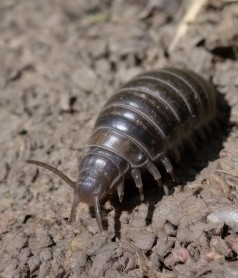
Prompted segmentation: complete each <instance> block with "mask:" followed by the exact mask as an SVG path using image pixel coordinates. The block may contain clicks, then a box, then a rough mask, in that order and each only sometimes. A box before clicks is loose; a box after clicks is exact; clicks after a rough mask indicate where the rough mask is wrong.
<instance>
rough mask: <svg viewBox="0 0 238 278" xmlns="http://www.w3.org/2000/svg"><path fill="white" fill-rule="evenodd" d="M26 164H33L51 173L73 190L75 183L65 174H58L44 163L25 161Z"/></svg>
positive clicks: (53, 168) (56, 170)
mask: <svg viewBox="0 0 238 278" xmlns="http://www.w3.org/2000/svg"><path fill="white" fill-rule="evenodd" d="M26 162H27V163H30V164H35V165H37V166H40V167H43V168H45V169H47V170H49V171H51V172H52V173H54V174H56V175H57V176H58V177H60V178H61V179H62V180H64V181H65V182H66V183H67V184H68V185H69V186H70V187H72V188H73V189H75V182H74V181H72V180H71V179H69V178H68V177H67V176H66V175H65V174H63V173H62V172H60V171H59V170H58V169H57V168H55V167H52V166H50V165H48V164H46V163H43V162H40V161H37V160H27V161H26Z"/></svg>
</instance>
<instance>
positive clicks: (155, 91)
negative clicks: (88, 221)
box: [28, 68, 216, 231]
mask: <svg viewBox="0 0 238 278" xmlns="http://www.w3.org/2000/svg"><path fill="white" fill-rule="evenodd" d="M215 115H216V95H215V92H214V91H213V89H212V87H211V86H210V84H209V83H208V82H207V81H206V80H204V79H203V78H202V77H201V76H199V75H198V74H196V73H194V72H192V71H189V70H182V69H175V68H165V69H161V70H157V71H151V72H145V73H143V74H141V75H138V76H137V77H135V78H134V79H132V80H131V81H129V82H128V83H126V84H125V85H124V86H122V87H121V88H120V89H119V90H118V91H117V92H116V94H115V95H113V97H112V98H111V99H109V101H108V102H107V103H106V105H105V106H104V107H103V109H102V111H101V113H100V114H99V116H98V118H97V121H96V124H95V127H94V129H93V132H92V136H91V138H90V140H89V143H88V145H89V148H88V151H87V153H86V155H85V157H84V158H83V159H82V161H81V165H80V172H79V178H78V180H77V181H76V182H73V181H71V180H70V179H69V178H68V177H66V176H65V175H64V174H63V173H61V172H60V171H59V170H57V169H55V168H54V167H52V166H49V165H47V164H45V163H42V162H39V161H35V160H30V161H28V162H29V163H32V164H36V165H39V166H41V167H44V168H47V169H48V170H50V171H51V172H53V173H55V174H57V175H58V176H60V177H61V178H62V179H64V180H65V181H66V182H67V183H68V184H69V185H70V186H71V187H72V188H73V189H74V202H73V205H72V209H71V214H70V221H73V219H75V213H76V208H77V205H78V204H79V202H85V203H87V204H89V205H94V207H95V212H96V218H97V222H98V226H99V229H100V230H101V231H102V229H103V228H102V219H101V213H100V200H102V199H103V198H105V197H107V196H108V194H109V192H110V191H112V190H114V189H117V192H118V195H119V199H120V201H122V199H123V195H124V176H125V175H126V174H128V173H130V174H131V175H132V177H133V179H134V181H135V184H136V187H137V188H138V190H139V193H140V199H141V201H143V199H144V194H143V183H142V179H141V170H142V169H145V170H147V171H149V172H150V173H151V174H152V175H153V177H154V179H155V180H156V181H157V182H158V184H159V186H162V183H161V174H160V172H159V170H158V169H157V166H156V163H157V162H160V163H161V164H162V165H163V166H164V167H165V169H166V171H167V173H169V174H170V175H171V177H172V179H173V180H175V176H174V173H173V166H172V164H171V162H170V159H169V157H170V155H173V156H174V157H175V158H176V159H177V160H179V158H180V151H179V149H180V148H181V146H183V145H184V143H188V144H190V145H191V146H193V144H194V141H193V138H194V134H195V133H196V134H200V135H201V136H204V133H203V129H204V128H206V127H207V126H209V125H210V123H211V122H212V121H213V119H214V118H215ZM163 187H164V191H165V193H166V194H168V188H167V187H166V186H163Z"/></svg>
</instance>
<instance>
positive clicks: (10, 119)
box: [0, 0, 238, 278]
mask: <svg viewBox="0 0 238 278" xmlns="http://www.w3.org/2000/svg"><path fill="white" fill-rule="evenodd" d="M181 2H182V1H159V0H158V1H151V0H150V1H145V0H144V1H142V0H141V1H126V0H114V1H106V0H104V1H96V0H88V1H83V0H80V1H78V0H69V1H64V0H51V1H49V0H41V1H30V0H24V1H18V0H4V1H1V2H0V90H1V91H0V94H1V98H0V273H1V274H0V276H1V277H4V278H5V277H82V278H84V277H85V278H86V277H108V278H111V277H114V278H117V277H118V278H119V277H120V278H122V277H123V278H126V277H152V278H153V277H229V278H230V277H231V278H233V277H238V261H237V255H238V206H237V204H238V140H237V139H238V128H237V127H238V92H237V91H238V63H237V59H238V49H237V46H238V28H237V26H238V2H237V1H228V0H223V1H222V0H210V1H207V4H206V6H205V7H204V8H203V9H202V10H201V12H200V13H199V15H198V16H197V17H196V19H195V20H194V21H193V22H192V23H191V24H189V27H188V30H187V32H186V34H185V35H184V37H182V38H181V40H180V41H179V43H178V45H177V47H176V48H175V50H174V51H173V52H171V53H169V55H168V53H167V49H168V47H169V45H170V42H171V40H172V38H173V37H174V36H175V34H176V30H177V25H178V23H179V22H180V20H181V18H182V16H183V14H184V11H185V10H186V8H185V7H184V5H182V4H181ZM165 65H172V66H178V67H187V68H191V69H193V70H195V71H197V72H198V73H200V74H202V75H203V76H204V77H205V78H206V79H208V80H210V81H211V82H212V84H213V85H214V86H215V88H216V90H217V91H218V92H219V102H220V105H219V118H220V129H218V130H216V131H213V133H210V134H208V135H207V137H208V140H207V141H206V142H197V146H198V151H197V152H196V153H192V154H191V153H190V152H187V153H186V154H184V159H183V161H182V162H181V163H180V164H179V165H177V166H175V171H176V173H177V175H178V177H179V185H182V189H181V190H179V188H180V187H181V186H180V187H179V186H178V187H175V188H174V192H173V193H172V194H171V195H170V196H168V197H166V196H163V194H162V192H161V190H159V189H158V188H157V186H156V185H155V184H154V181H153V179H152V178H151V177H150V176H149V175H147V174H146V175H145V176H144V183H145V196H146V198H145V202H144V203H140V202H139V195H138V192H137V190H136V189H135V187H134V185H133V183H132V182H131V181H128V182H127V183H126V194H125V195H126V196H125V200H124V201H123V203H122V204H120V203H119V201H118V199H117V198H116V196H114V195H113V196H112V198H111V201H107V202H106V203H105V204H104V207H103V216H104V219H105V223H104V225H105V228H106V229H105V232H103V233H102V234H100V233H99V232H98V229H97V225H96V220H95V217H94V215H93V211H92V210H90V209H89V208H88V207H87V206H86V205H84V204H80V206H79V208H78V212H77V221H76V222H75V223H74V224H73V225H68V224H67V219H68V216H69V212H70V207H71V202H72V197H73V196H72V192H71V190H70V188H68V187H67V186H66V185H65V184H64V183H63V182H61V181H60V180H59V179H58V178H57V177H56V176H53V175H51V174H50V173H48V172H46V171H45V170H42V169H37V167H34V166H32V165H29V164H26V163H25V161H26V160H27V159H39V160H41V161H45V162H47V163H49V164H51V165H54V166H56V167H58V169H60V170H62V171H63V172H64V173H66V174H67V175H69V176H70V177H71V178H72V179H76V178H77V173H78V165H79V161H80V159H81V158H82V156H83V153H84V149H85V144H86V142H87V139H88V137H89V135H90V131H91V129H92V127H93V124H94V121H95V119H96V116H97V114H98V113H99V111H100V109H101V107H102V106H103V104H104V103H105V101H106V100H107V99H108V98H109V97H110V96H111V95H112V94H113V92H114V91H115V89H116V88H118V86H119V85H120V84H122V83H123V82H125V81H126V80H128V79H129V78H131V77H132V76H134V75H136V74H137V73H140V72H142V71H143V70H146V69H156V68H159V67H163V66H165Z"/></svg>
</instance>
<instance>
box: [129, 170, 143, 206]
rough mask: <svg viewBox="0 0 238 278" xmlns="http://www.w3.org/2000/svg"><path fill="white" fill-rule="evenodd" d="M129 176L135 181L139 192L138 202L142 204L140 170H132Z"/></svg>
mask: <svg viewBox="0 0 238 278" xmlns="http://www.w3.org/2000/svg"><path fill="white" fill-rule="evenodd" d="M131 175H132V177H133V179H134V181H135V184H136V187H137V188H138V190H139V193H140V200H141V202H143V201H144V193H143V183H142V179H141V174H140V170H139V169H138V168H135V169H133V170H132V171H131Z"/></svg>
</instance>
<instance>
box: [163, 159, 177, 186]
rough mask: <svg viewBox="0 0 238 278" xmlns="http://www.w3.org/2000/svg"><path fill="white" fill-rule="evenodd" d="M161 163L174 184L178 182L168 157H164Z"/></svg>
mask: <svg viewBox="0 0 238 278" xmlns="http://www.w3.org/2000/svg"><path fill="white" fill-rule="evenodd" d="M161 162H162V164H163V165H164V168H165V170H166V172H167V173H168V174H170V176H171V178H172V180H173V182H175V181H176V176H175V174H174V171H173V166H172V164H171V162H170V160H169V159H168V157H167V156H164V157H163V158H162V159H161Z"/></svg>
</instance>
